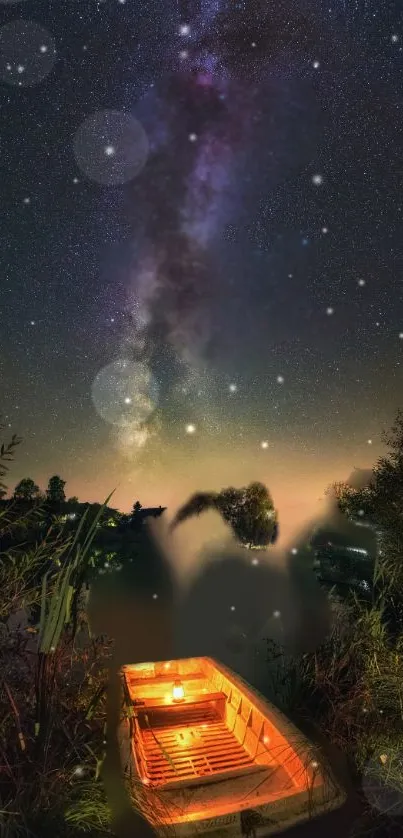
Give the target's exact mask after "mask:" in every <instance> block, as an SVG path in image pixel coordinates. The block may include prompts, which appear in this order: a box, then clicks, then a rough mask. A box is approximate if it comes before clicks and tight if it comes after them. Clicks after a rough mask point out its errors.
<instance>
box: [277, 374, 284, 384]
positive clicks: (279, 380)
mask: <svg viewBox="0 0 403 838" xmlns="http://www.w3.org/2000/svg"><path fill="white" fill-rule="evenodd" d="M277 383H278V384H284V376H282V375H278V376H277Z"/></svg>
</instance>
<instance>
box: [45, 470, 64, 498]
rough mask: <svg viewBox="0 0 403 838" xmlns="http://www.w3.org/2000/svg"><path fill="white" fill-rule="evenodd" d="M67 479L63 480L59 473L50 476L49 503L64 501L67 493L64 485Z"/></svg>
mask: <svg viewBox="0 0 403 838" xmlns="http://www.w3.org/2000/svg"><path fill="white" fill-rule="evenodd" d="M65 485H66V481H65V480H62V478H61V477H59V476H58V475H57V474H55V475H54V476H53V477H51V478H50V480H49V483H48V488H47V489H46V497H47V500H48V501H49V503H64V502H65V500H66V495H65V491H64V487H65Z"/></svg>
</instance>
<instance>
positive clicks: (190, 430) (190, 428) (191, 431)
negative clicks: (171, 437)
mask: <svg viewBox="0 0 403 838" xmlns="http://www.w3.org/2000/svg"><path fill="white" fill-rule="evenodd" d="M185 431H186V433H187V434H194V433H196V425H192V424H190V425H186V428H185Z"/></svg>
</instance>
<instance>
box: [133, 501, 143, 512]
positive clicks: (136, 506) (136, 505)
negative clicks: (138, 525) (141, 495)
mask: <svg viewBox="0 0 403 838" xmlns="http://www.w3.org/2000/svg"><path fill="white" fill-rule="evenodd" d="M140 509H142V506H141V503H140V501H139V500H136V503H134V504H133V511H132V515H135V514H136V512H140Z"/></svg>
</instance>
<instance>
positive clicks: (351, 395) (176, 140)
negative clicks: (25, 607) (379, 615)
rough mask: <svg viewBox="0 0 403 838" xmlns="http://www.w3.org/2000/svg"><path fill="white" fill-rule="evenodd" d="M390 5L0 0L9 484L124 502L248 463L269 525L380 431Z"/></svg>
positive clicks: (394, 338) (388, 350)
mask: <svg viewBox="0 0 403 838" xmlns="http://www.w3.org/2000/svg"><path fill="white" fill-rule="evenodd" d="M399 5H400V4H399V3H398V2H395V3H392V2H389V0H385V2H383V3H382V4H380V3H379V2H375V0H373V2H372V0H367V1H365V0H358V2H352V1H351V2H342V1H341V0H326V1H325V0H317V1H316V2H313V0H311V2H303V0H293V2H289V3H288V2H287V3H286V2H281V0H278V2H269V0H266V2H263V0H245V2H236V0H231V2H225V0H198V2H193V3H192V2H189V3H187V4H186V3H182V4H181V3H177V2H176V0H160V2H157V0H148V2H147V4H145V3H143V2H140V0H126V2H123V0H120V2H119V0H104V2H100V0H99V2H96V1H95V0H87V2H82V0H66V2H65V3H63V4H61V3H59V2H45V1H44V0H36V2H31V1H30V0H21V2H18V1H17V2H5V1H4V0H0V20H1V26H0V85H1V86H0V105H1V110H0V124H1V145H0V164H1V191H2V208H1V213H0V236H1V247H0V265H1V268H0V276H1V280H0V311H1V357H0V373H1V412H2V414H3V417H5V422H6V425H7V426H8V428H9V430H10V433H12V432H13V433H17V434H18V435H22V436H23V437H24V447H23V448H22V449H21V450H20V452H19V456H18V462H17V464H16V466H15V468H14V470H13V484H14V483H15V482H17V480H18V479H20V478H21V477H23V476H32V477H33V478H34V479H35V480H36V481H37V482H38V483H39V484H40V485H41V486H42V487H43V488H44V487H45V485H46V483H47V480H48V478H49V476H50V475H51V474H54V473H59V474H61V476H62V477H63V478H64V479H66V480H67V487H66V491H67V493H68V495H73V494H78V495H79V497H80V499H82V500H86V499H88V500H98V501H102V500H103V499H104V498H105V497H106V495H107V494H109V492H110V491H111V490H112V489H114V488H116V493H115V497H114V501H113V504H114V505H116V506H118V507H119V508H121V509H122V510H127V509H128V508H130V506H131V505H132V503H133V501H134V500H135V499H136V498H140V500H141V502H142V503H143V504H144V505H147V504H150V505H159V504H164V505H165V504H168V506H169V507H170V509H171V508H172V507H175V506H176V505H177V504H178V503H181V502H182V501H183V500H184V499H186V497H187V495H188V493H189V492H190V491H194V490H196V489H201V490H205V489H209V488H211V489H220V488H222V487H223V486H227V485H230V484H235V485H238V486H239V485H243V484H244V483H246V482H248V481H249V480H251V479H259V480H263V481H264V482H265V483H267V485H268V486H269V488H270V490H271V491H272V493H273V496H274V499H275V503H276V505H277V506H278V507H279V510H280V516H281V518H282V523H283V533H285V534H288V533H289V531H290V530H291V529H293V528H294V527H295V526H297V524H298V525H299V524H300V523H301V522H302V520H304V519H305V518H306V516H307V515H308V516H309V515H311V513H312V512H313V511H314V506H315V504H316V502H317V500H318V498H319V496H320V495H321V494H323V490H324V489H325V487H326V485H327V484H328V483H329V482H330V481H332V480H335V479H343V478H346V477H347V475H348V474H349V473H350V472H351V470H352V468H353V467H354V466H357V467H367V466H369V465H371V464H372V463H373V462H374V461H375V460H376V458H377V457H378V456H379V455H380V454H381V453H382V451H383V445H382V441H381V432H382V430H384V429H385V428H386V429H387V428H389V427H390V425H391V424H392V422H393V419H394V416H395V413H396V410H397V408H398V407H399V406H402V401H403V395H402V396H401V395H400V394H401V391H402V384H403V375H402V365H401V358H402V352H403V302H402V290H401V282H402V270H403V264H402V263H403V247H402V148H403V129H402V126H403V122H402V116H403V72H402V69H403V51H402V50H403V25H402V24H403V12H402V10H401V11H400V12H399V9H398V6H399ZM21 21H24V23H21ZM111 112H112V113H111ZM117 181H118V182H117ZM172 512H174V509H173V508H172Z"/></svg>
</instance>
